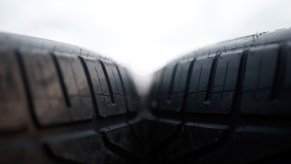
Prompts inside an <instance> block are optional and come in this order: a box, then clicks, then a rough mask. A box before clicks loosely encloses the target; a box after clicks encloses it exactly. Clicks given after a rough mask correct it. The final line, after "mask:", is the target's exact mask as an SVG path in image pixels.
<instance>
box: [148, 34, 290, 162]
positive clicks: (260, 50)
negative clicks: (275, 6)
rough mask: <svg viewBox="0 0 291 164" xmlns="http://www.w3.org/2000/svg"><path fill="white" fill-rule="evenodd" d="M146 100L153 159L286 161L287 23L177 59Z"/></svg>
mask: <svg viewBox="0 0 291 164" xmlns="http://www.w3.org/2000/svg"><path fill="white" fill-rule="evenodd" d="M148 100H149V103H148V106H149V108H150V110H151V112H152V114H153V115H154V117H152V118H150V117H149V119H148V122H151V124H154V126H155V128H156V130H155V131H156V132H159V133H155V134H151V135H150V138H151V140H150V139H149V141H150V145H153V146H152V147H151V149H150V151H149V152H150V153H149V154H151V155H152V156H151V161H152V163H209V164H210V163H211V164H216V163H290V162H291V156H290V154H291V140H290V138H291V29H287V30H279V31H275V32H270V33H260V34H256V35H251V36H246V37H242V38H238V39H234V40H230V41H226V42H222V43H218V44H215V45H212V46H209V47H206V48H203V49H200V50H198V51H195V52H193V53H191V54H188V55H186V56H184V57H181V58H179V59H176V60H174V61H173V62H171V63H169V64H168V65H166V66H165V67H163V68H162V69H161V70H158V71H157V72H156V73H155V74H154V80H153V84H152V88H151V92H150V95H149V98H148ZM151 127H152V126H151Z"/></svg>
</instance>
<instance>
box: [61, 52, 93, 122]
mask: <svg viewBox="0 0 291 164" xmlns="http://www.w3.org/2000/svg"><path fill="white" fill-rule="evenodd" d="M57 60H58V63H59V66H60V69H61V71H62V76H63V78H64V79H63V80H64V83H65V87H66V91H67V92H68V93H67V94H68V97H69V101H70V107H68V108H69V111H70V115H71V116H72V120H75V121H79V120H88V119H92V117H93V112H94V106H93V102H92V96H91V93H90V89H89V85H88V82H87V79H86V76H85V72H84V69H83V67H82V65H81V62H80V60H79V59H78V58H77V57H74V56H57Z"/></svg>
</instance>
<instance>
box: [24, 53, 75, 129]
mask: <svg viewBox="0 0 291 164" xmlns="http://www.w3.org/2000/svg"><path fill="white" fill-rule="evenodd" d="M21 55H22V60H23V63H24V67H25V69H26V74H27V79H28V83H29V86H30V90H31V95H32V100H33V106H34V110H35V111H34V112H35V114H36V117H37V120H38V122H39V123H40V125H41V126H48V125H54V124H60V123H67V122H70V121H71V120H72V119H71V115H70V111H69V109H68V108H67V104H66V103H65V99H64V93H63V92H62V89H61V86H60V81H59V78H58V73H57V70H56V67H55V65H54V62H53V59H52V56H51V55H50V54H48V53H44V52H29V53H28V52H25V53H21Z"/></svg>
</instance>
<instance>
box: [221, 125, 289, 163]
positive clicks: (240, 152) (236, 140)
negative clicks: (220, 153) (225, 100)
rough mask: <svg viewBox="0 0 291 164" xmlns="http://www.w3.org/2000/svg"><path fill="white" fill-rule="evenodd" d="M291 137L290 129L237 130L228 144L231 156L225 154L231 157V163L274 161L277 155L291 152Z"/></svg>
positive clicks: (248, 128)
mask: <svg viewBox="0 0 291 164" xmlns="http://www.w3.org/2000/svg"><path fill="white" fill-rule="evenodd" d="M290 137H291V133H290V130H289V129H280V128H277V129H260V130H259V129H254V128H252V127H243V128H240V129H237V130H236V131H235V133H234V135H233V136H232V137H231V138H230V140H229V142H228V144H227V145H228V148H229V152H230V154H225V156H228V157H229V160H230V161H231V162H230V163H250V162H254V161H256V162H254V163H261V162H259V161H257V160H262V159H268V158H269V159H272V157H275V156H276V155H280V154H283V153H286V152H290V148H291V141H290ZM289 154H290V153H288V156H289ZM280 159H282V157H281V158H280ZM289 159H290V156H289ZM221 163H223V161H221ZM263 163H264V162H263ZM279 163H280V162H279Z"/></svg>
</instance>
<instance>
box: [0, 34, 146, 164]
mask: <svg viewBox="0 0 291 164" xmlns="http://www.w3.org/2000/svg"><path fill="white" fill-rule="evenodd" d="M138 108H139V97H138V95H137V92H136V90H135V86H134V84H133V81H132V79H131V77H130V75H129V73H128V71H127V70H126V69H125V68H124V67H122V66H120V65H118V64H116V63H115V62H113V61H112V60H110V59H106V58H104V57H101V56H100V55H98V54H95V53H93V52H90V51H87V50H85V49H82V48H79V47H76V46H72V45H67V44H63V43H58V42H54V41H49V40H44V39H38V38H32V37H26V36H20V35H14V34H7V33H0V163H136V162H139V160H140V159H139V158H140V157H139V156H140V153H139V151H137V150H138V149H141V148H140V147H139V146H140V145H139V144H137V143H136V142H137V138H136V137H135V135H134V134H133V131H132V128H131V126H132V125H133V124H134V123H135V118H136V117H135V116H136V113H137V110H138ZM129 122H131V124H129Z"/></svg>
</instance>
